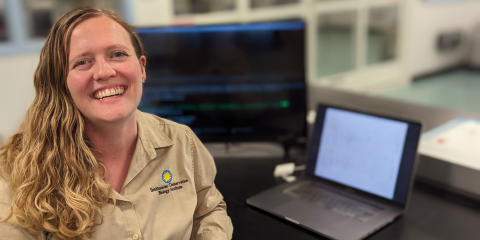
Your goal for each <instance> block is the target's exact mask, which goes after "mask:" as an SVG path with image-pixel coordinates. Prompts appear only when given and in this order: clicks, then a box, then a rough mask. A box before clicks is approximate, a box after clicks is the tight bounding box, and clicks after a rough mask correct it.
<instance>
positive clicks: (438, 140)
mask: <svg viewBox="0 0 480 240" xmlns="http://www.w3.org/2000/svg"><path fill="white" fill-rule="evenodd" d="M418 151H419V153H420V154H422V155H426V156H430V157H433V158H436V159H439V160H443V161H447V162H450V163H453V164H457V165H461V166H464V167H468V168H472V169H476V170H480V120H476V119H463V118H458V119H454V120H452V121H450V122H448V123H446V124H444V125H442V126H440V127H438V128H435V129H432V130H430V131H429V132H426V133H424V134H423V135H422V139H421V141H420V146H419V148H418Z"/></svg>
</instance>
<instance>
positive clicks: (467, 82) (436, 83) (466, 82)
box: [380, 69, 480, 113]
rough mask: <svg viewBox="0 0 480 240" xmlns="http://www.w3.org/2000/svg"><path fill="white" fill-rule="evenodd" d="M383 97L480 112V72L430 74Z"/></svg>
mask: <svg viewBox="0 0 480 240" xmlns="http://www.w3.org/2000/svg"><path fill="white" fill-rule="evenodd" d="M380 96H383V97H387V98H393V99H397V100H402V101H409V102H414V103H420V104H426V105H433V106H439V107H446V108H451V109H455V110H460V111H469V112H477V113H480V71H475V70H468V69H459V70H455V71H450V72H447V73H442V74H438V75H434V76H429V77H426V78H423V79H420V80H418V81H415V82H413V83H412V84H411V85H409V86H407V87H403V88H400V89H395V90H392V91H390V92H386V93H382V94H380Z"/></svg>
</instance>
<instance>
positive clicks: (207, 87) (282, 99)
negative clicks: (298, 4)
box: [137, 21, 306, 143]
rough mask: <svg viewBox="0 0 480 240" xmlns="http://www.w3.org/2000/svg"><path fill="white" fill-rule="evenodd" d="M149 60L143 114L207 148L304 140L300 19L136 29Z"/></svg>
mask: <svg viewBox="0 0 480 240" xmlns="http://www.w3.org/2000/svg"><path fill="white" fill-rule="evenodd" d="M137 32H138V35H139V36H140V38H141V41H142V43H143V44H144V47H145V51H146V55H147V65H146V71H147V81H146V82H145V84H144V89H143V96H142V99H141V102H140V105H139V109H140V110H142V111H144V112H149V113H153V114H155V115H158V116H160V117H163V118H167V119H170V120H173V121H175V122H178V123H181V124H185V125H188V126H190V127H191V128H192V130H193V131H194V132H195V133H196V134H197V136H198V137H199V138H200V139H201V140H202V141H206V142H244V141H274V142H280V143H288V142H292V141H295V140H296V139H298V138H305V136H306V84H305V24H304V23H303V22H302V21H283V22H269V23H251V24H230V25H215V26H182V27H164V28H141V29H137Z"/></svg>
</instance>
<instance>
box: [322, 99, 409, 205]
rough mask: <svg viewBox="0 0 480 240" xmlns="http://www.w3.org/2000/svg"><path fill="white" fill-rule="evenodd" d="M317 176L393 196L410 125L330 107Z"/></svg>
mask: <svg viewBox="0 0 480 240" xmlns="http://www.w3.org/2000/svg"><path fill="white" fill-rule="evenodd" d="M323 124H324V125H323V131H322V136H321V141H320V146H319V151H318V156H317V164H316V166H315V175H317V176H319V177H323V178H326V179H329V180H331V181H335V182H338V183H341V184H344V185H347V186H350V187H354V188H357V189H360V190H362V191H365V192H369V193H372V194H375V195H378V196H380V197H384V198H388V199H393V195H394V193H395V185H396V181H397V175H398V170H399V168H400V161H401V158H402V153H403V147H404V143H405V138H406V135H407V129H408V124H407V123H404V122H399V121H395V120H390V119H385V118H380V117H374V116H370V115H366V114H360V113H355V112H350V111H346V110H340V109H334V108H328V109H327V111H326V114H325V121H324V123H323Z"/></svg>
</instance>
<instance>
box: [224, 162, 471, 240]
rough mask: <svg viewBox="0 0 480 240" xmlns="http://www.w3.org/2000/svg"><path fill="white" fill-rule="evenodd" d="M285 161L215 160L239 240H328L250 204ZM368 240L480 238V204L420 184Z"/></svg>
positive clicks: (270, 183) (235, 239) (277, 182)
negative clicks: (399, 214)
mask: <svg viewBox="0 0 480 240" xmlns="http://www.w3.org/2000/svg"><path fill="white" fill-rule="evenodd" d="M281 162H282V160H281V159H268V158H264V159H252V158H250V159H248V158H247V159H235V158H228V159H225V158H224V159H215V163H216V165H217V169H218V174H217V177H216V180H215V184H216V185H217V188H218V189H219V190H220V192H221V193H222V194H223V196H224V197H225V202H226V203H227V212H228V215H229V216H230V217H231V218H232V221H233V227H234V232H233V239H234V240H239V239H240V240H243V239H245V240H255V239H261V240H265V239H275V240H281V239H288V240H313V239H325V238H322V237H321V236H319V235H317V234H314V233H312V232H310V231H308V230H306V229H303V228H301V227H299V226H296V225H295V224H293V223H291V222H288V221H286V220H282V219H281V218H279V217H276V216H273V215H271V214H269V213H267V212H264V211H262V210H259V209H257V208H254V207H251V206H248V205H247V203H246V201H245V200H246V199H247V198H248V197H250V196H252V195H254V194H256V193H259V192H261V191H263V190H265V189H268V188H270V187H273V186H275V185H276V184H279V183H282V182H283V180H280V179H275V178H274V177H273V169H274V168H275V165H276V164H279V163H281ZM368 239H369V240H377V239H385V240H395V239H405V240H415V239H419V240H434V239H435V240H437V239H455V240H457V239H462V240H465V239H480V204H475V202H471V201H468V200H466V199H463V198H461V197H459V196H456V195H453V194H449V193H447V192H443V191H441V190H438V189H435V188H431V187H430V186H427V185H423V184H418V183H416V184H415V186H414V188H413V195H412V197H411V201H410V206H409V209H408V210H407V212H406V213H405V215H404V216H403V217H401V218H399V219H398V220H397V221H395V222H393V223H392V224H390V225H388V226H386V227H385V228H383V229H381V230H380V231H379V232H377V233H376V234H374V235H372V236H371V237H369V238H368Z"/></svg>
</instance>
